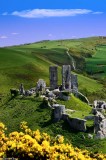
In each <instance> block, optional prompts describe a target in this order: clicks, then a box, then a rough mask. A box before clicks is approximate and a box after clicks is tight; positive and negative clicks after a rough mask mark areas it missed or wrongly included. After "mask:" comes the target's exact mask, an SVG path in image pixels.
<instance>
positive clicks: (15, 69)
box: [0, 37, 106, 96]
mask: <svg viewBox="0 0 106 160" xmlns="http://www.w3.org/2000/svg"><path fill="white" fill-rule="evenodd" d="M105 44H106V39H105V38H104V37H92V38H84V39H72V40H56V41H40V42H36V43H33V44H25V45H20V46H12V47H6V48H0V77H1V79H0V93H1V94H2V93H8V92H9V89H10V88H14V87H19V85H20V83H23V84H24V85H25V87H26V89H27V88H28V87H34V86H35V85H36V82H37V80H38V79H39V78H41V75H42V78H43V79H45V80H46V82H47V85H49V70H48V68H49V66H50V65H58V68H59V84H61V78H60V77H61V69H60V67H61V66H62V65H63V64H72V62H74V64H75V66H76V71H75V72H76V73H78V81H79V89H80V90H81V91H82V92H84V93H85V91H86V93H85V94H87V96H90V94H91V93H93V94H94V93H95V92H97V91H102V89H103V85H105V84H104V81H103V83H102V84H101V83H100V82H99V81H98V80H94V79H91V78H90V76H91V74H90V75H87V73H88V72H89V68H90V67H88V66H89V60H90V59H89V57H90V58H91V57H92V56H94V55H95V54H96V52H98V51H96V50H97V46H98V47H99V46H100V47H101V46H102V45H104V46H103V47H104V49H105ZM67 49H68V53H69V54H67ZM86 59H87V60H86ZM91 59H92V58H91ZM86 61H87V65H86ZM85 66H87V67H85ZM92 68H93V67H92ZM93 78H94V77H93ZM104 78H105V73H104ZM85 82H86V86H85V85H84V83H85ZM89 93H90V94H89Z"/></svg>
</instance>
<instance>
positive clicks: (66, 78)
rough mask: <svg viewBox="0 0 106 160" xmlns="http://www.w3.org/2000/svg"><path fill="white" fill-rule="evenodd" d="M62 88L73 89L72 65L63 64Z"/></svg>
mask: <svg viewBox="0 0 106 160" xmlns="http://www.w3.org/2000/svg"><path fill="white" fill-rule="evenodd" d="M62 89H63V90H65V89H67V90H69V91H71V66H70V65H63V66H62Z"/></svg>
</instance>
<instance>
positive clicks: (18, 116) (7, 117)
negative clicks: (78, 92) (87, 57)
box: [0, 96, 106, 153]
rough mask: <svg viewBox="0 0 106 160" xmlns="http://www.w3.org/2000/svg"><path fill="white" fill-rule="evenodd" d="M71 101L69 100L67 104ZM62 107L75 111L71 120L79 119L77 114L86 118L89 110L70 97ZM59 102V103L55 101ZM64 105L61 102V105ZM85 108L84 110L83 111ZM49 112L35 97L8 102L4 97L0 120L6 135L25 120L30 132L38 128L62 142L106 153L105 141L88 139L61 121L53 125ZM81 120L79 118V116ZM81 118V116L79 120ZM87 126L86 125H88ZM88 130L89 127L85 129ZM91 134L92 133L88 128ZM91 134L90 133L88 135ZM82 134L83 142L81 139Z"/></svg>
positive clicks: (41, 101) (86, 134) (19, 98)
mask: <svg viewBox="0 0 106 160" xmlns="http://www.w3.org/2000/svg"><path fill="white" fill-rule="evenodd" d="M71 100H72V101H71ZM71 100H70V101H69V102H68V101H67V104H66V108H67V109H68V108H69V109H75V110H77V111H76V112H75V113H74V114H72V117H75V116H76V115H77V117H80V116H81V115H83V116H84V115H85V116H86V115H89V114H90V112H91V108H90V107H89V106H88V105H86V104H85V103H83V102H81V101H80V100H78V99H77V98H75V97H74V96H72V97H71ZM58 102H59V101H58ZM61 103H63V104H64V102H61ZM85 109H86V111H85ZM51 112H52V110H51V109H50V108H49V107H47V106H45V105H44V103H43V100H42V98H39V97H38V98H37V97H26V98H25V97H23V98H22V97H20V96H19V97H17V98H13V99H11V98H10V97H7V100H6V101H5V104H2V106H1V107H0V121H2V122H3V123H4V124H5V125H6V127H7V128H8V132H12V131H15V130H16V131H20V122H22V121H27V122H28V126H29V127H30V128H31V129H32V130H36V129H39V130H40V131H41V132H47V133H49V134H50V135H51V136H53V137H54V136H56V135H57V134H61V135H63V136H64V137H65V141H66V142H68V143H72V144H73V145H74V146H77V147H80V148H83V149H87V150H90V151H91V150H92V151H93V152H101V151H102V152H103V153H106V150H105V149H106V141H105V140H96V145H95V140H94V139H93V140H92V139H88V133H87V132H86V133H82V132H77V131H73V130H71V129H70V127H69V125H68V124H67V123H66V122H64V121H63V120H61V121H59V122H57V123H55V122H54V121H53V120H52V119H51V114H52V113H51ZM80 118H82V117H80ZM83 118H84V117H83ZM88 127H89V126H88ZM88 129H89V128H88ZM90 132H91V133H92V132H93V130H92V127H91V131H90ZM92 134H93V133H92ZM83 135H84V136H85V139H84V140H83Z"/></svg>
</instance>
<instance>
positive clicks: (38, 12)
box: [2, 9, 92, 18]
mask: <svg viewBox="0 0 106 160" xmlns="http://www.w3.org/2000/svg"><path fill="white" fill-rule="evenodd" d="M89 13H92V11H91V10H88V9H33V10H23V11H20V12H19V11H14V12H12V13H11V14H8V13H7V12H5V13H3V14H2V15H13V16H19V17H24V18H42V17H67V16H77V15H82V14H89Z"/></svg>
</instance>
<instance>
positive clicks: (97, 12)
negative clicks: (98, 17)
mask: <svg viewBox="0 0 106 160" xmlns="http://www.w3.org/2000/svg"><path fill="white" fill-rule="evenodd" d="M93 14H103V12H93Z"/></svg>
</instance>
